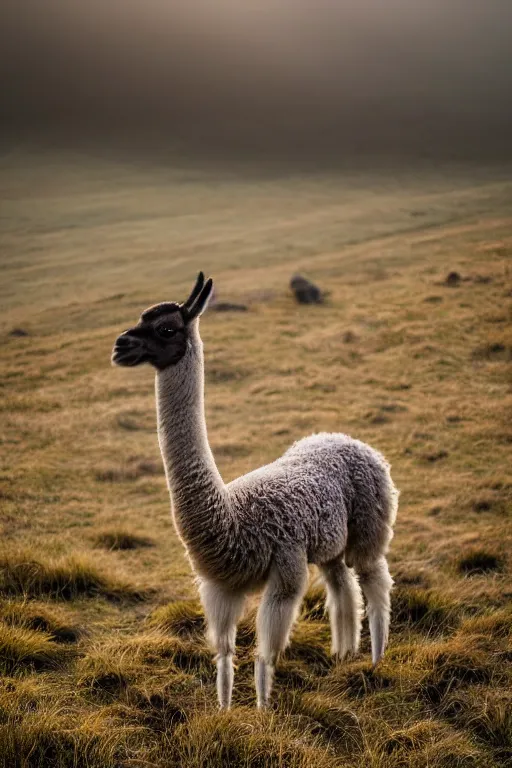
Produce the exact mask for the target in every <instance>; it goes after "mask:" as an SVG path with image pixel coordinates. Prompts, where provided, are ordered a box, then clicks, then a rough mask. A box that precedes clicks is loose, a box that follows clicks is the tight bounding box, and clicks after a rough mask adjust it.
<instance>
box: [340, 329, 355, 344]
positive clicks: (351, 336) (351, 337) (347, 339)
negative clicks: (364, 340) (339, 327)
mask: <svg viewBox="0 0 512 768" xmlns="http://www.w3.org/2000/svg"><path fill="white" fill-rule="evenodd" d="M342 339H343V343H344V344H352V343H353V342H354V341H356V340H357V336H356V335H355V333H354V332H353V331H345V333H344V334H343V336H342Z"/></svg>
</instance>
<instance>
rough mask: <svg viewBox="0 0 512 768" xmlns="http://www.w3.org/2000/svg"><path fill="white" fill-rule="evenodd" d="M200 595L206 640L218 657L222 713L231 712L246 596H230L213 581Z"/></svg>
mask: <svg viewBox="0 0 512 768" xmlns="http://www.w3.org/2000/svg"><path fill="white" fill-rule="evenodd" d="M199 594H200V597H201V602H202V604H203V608H204V612H205V616H206V623H207V628H208V629H207V637H208V640H209V642H210V644H211V646H212V647H213V649H214V650H215V651H216V653H217V657H216V661H217V695H218V698H219V705H220V707H221V709H228V708H229V707H230V706H231V694H232V691H233V677H234V674H233V654H234V652H235V638H236V625H237V622H238V620H239V618H240V616H241V614H242V611H243V608H244V600H245V595H243V594H239V593H236V592H229V591H227V590H226V589H224V588H223V587H220V586H219V585H218V584H215V583H214V582H212V581H204V582H203V583H202V584H201V586H200V588H199Z"/></svg>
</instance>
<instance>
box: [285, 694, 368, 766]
mask: <svg viewBox="0 0 512 768" xmlns="http://www.w3.org/2000/svg"><path fill="white" fill-rule="evenodd" d="M285 711H290V712H291V713H292V714H295V715H304V716H306V717H307V718H309V720H310V727H311V730H312V732H313V733H314V734H315V735H316V734H318V735H321V736H322V737H323V738H324V739H325V740H326V741H327V742H328V743H329V744H334V745H335V746H336V750H337V751H343V752H347V753H349V754H350V753H353V752H355V753H360V752H361V751H362V749H363V747H364V741H365V736H364V731H363V728H362V726H361V723H360V720H359V717H358V716H357V714H356V713H355V712H354V711H353V710H352V709H349V708H348V707H347V706H346V705H344V704H342V703H338V701H337V700H336V699H333V698H331V697H329V696H326V695H325V694H323V693H319V692H314V693H313V692H311V693H310V692H306V693H302V694H296V695H292V696H291V698H290V702H289V704H288V706H287V708H286V710H285Z"/></svg>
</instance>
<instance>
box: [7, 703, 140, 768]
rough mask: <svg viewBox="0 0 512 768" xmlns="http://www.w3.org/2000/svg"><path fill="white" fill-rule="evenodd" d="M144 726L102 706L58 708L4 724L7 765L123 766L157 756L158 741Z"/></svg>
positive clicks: (11, 767) (17, 767) (10, 767)
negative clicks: (79, 711)
mask: <svg viewBox="0 0 512 768" xmlns="http://www.w3.org/2000/svg"><path fill="white" fill-rule="evenodd" d="M149 736H150V735H149V734H148V732H147V731H146V729H144V728H143V727H141V726H140V725H136V724H135V725H134V724H131V723H126V722H124V721H123V720H121V719H115V718H113V717H106V716H105V714H104V713H103V712H102V711H98V712H96V713H92V714H89V715H85V716H82V717H80V718H76V717H73V716H72V715H71V714H70V713H69V712H66V711H63V710H62V709H60V708H58V707H54V708H48V709H45V710H39V711H38V712H35V713H28V714H26V715H25V716H24V717H23V718H21V719H19V718H13V719H12V720H10V721H9V722H7V723H6V724H4V725H0V755H1V756H2V757H0V761H1V759H2V758H3V760H4V762H3V763H1V762H0V765H2V768H4V766H5V768H7V767H8V768H78V766H87V768H119V766H121V765H144V764H147V762H146V760H147V759H149V760H151V756H152V752H153V750H154V743H153V740H152V739H151V738H150V737H149Z"/></svg>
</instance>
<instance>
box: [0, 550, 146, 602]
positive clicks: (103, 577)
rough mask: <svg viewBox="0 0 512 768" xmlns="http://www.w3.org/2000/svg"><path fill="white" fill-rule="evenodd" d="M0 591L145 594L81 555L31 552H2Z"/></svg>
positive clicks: (125, 597) (131, 597)
mask: <svg viewBox="0 0 512 768" xmlns="http://www.w3.org/2000/svg"><path fill="white" fill-rule="evenodd" d="M0 594H4V595H13V596H25V597H28V598H41V597H50V598H55V599H60V600H73V599H75V598H78V597H105V598H107V599H108V600H112V601H114V602H122V601H132V602H133V601H138V600H142V599H144V597H145V594H144V592H143V591H141V590H139V589H137V588H136V587H134V586H133V585H131V584H129V583H128V582H124V581H121V580H119V579H117V578H113V577H111V576H110V575H108V574H105V573H102V572H101V571H99V570H98V569H97V568H96V566H94V565H93V564H92V563H91V562H90V561H89V559H88V558H87V557H85V556H78V555H70V556H68V557H63V558H60V559H51V558H47V559H45V560H43V559H40V558H38V557H36V556H33V555H32V554H31V553H18V554H8V553H5V554H3V555H2V557H1V558H0Z"/></svg>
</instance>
